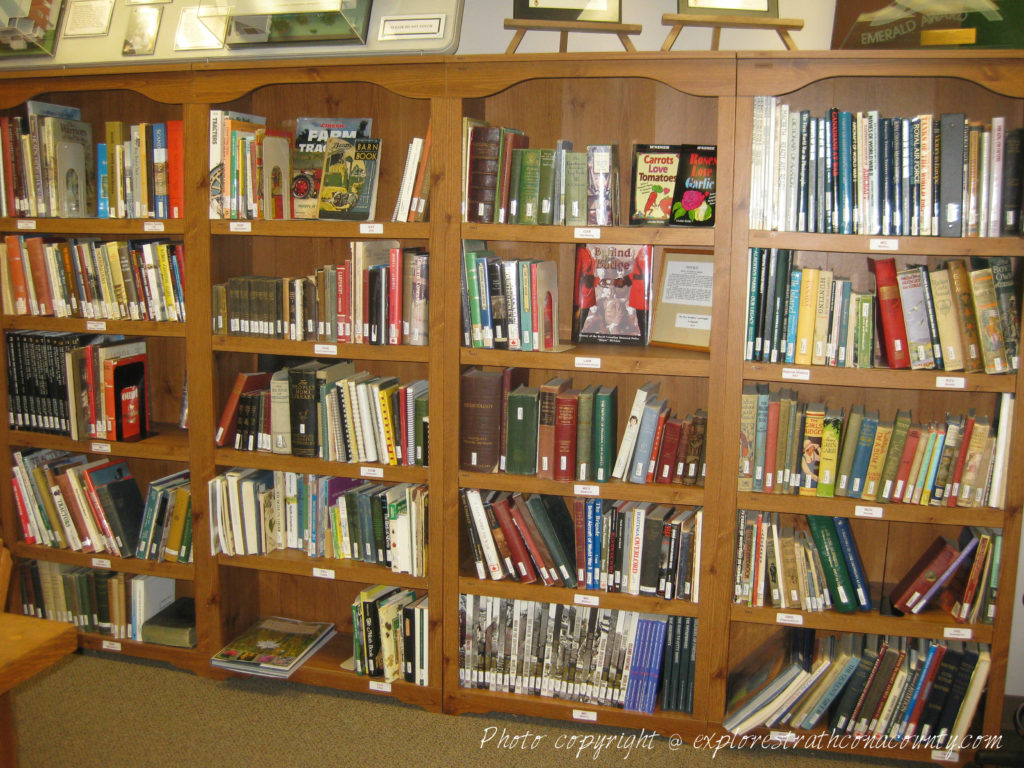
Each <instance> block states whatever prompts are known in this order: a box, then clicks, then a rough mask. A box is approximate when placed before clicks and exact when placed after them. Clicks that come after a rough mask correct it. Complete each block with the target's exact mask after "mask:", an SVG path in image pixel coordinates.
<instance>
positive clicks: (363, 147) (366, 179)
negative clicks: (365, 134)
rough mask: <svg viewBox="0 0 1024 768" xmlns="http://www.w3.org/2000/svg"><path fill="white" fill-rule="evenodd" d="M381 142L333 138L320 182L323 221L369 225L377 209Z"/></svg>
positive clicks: (326, 155)
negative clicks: (353, 222)
mask: <svg viewBox="0 0 1024 768" xmlns="http://www.w3.org/2000/svg"><path fill="white" fill-rule="evenodd" d="M379 169H380V139H344V138H334V137H332V138H330V139H328V140H327V146H326V149H325V150H324V167H323V175H322V176H321V178H320V205H319V213H320V216H319V218H321V219H335V220H339V221H369V220H371V219H372V218H373V214H374V211H375V209H376V207H377V176H378V173H379Z"/></svg>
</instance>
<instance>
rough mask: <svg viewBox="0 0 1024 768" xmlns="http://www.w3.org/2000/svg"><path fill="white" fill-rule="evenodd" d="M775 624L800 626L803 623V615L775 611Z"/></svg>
mask: <svg viewBox="0 0 1024 768" xmlns="http://www.w3.org/2000/svg"><path fill="white" fill-rule="evenodd" d="M775 623H776V624H789V625H790V626H793V627H802V626H803V625H804V617H803V616H801V615H800V614H799V613H777V614H775Z"/></svg>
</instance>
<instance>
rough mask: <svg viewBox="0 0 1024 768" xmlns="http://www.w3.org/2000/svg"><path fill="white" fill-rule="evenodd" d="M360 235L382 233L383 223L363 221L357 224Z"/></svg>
mask: <svg viewBox="0 0 1024 768" xmlns="http://www.w3.org/2000/svg"><path fill="white" fill-rule="evenodd" d="M359 234H360V235H383V234H384V225H383V224H381V223H380V222H379V221H364V222H363V223H362V224H360V225H359Z"/></svg>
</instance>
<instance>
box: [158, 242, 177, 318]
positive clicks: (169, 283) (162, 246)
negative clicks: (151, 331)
mask: <svg viewBox="0 0 1024 768" xmlns="http://www.w3.org/2000/svg"><path fill="white" fill-rule="evenodd" d="M172 247H173V246H171V245H168V244H167V243H157V246H156V253H157V258H158V259H159V262H158V264H159V267H160V285H161V286H162V293H163V296H162V297H161V298H160V301H161V302H162V303H163V305H164V308H165V310H166V312H167V319H168V320H170V321H171V322H172V323H176V322H177V321H178V308H177V306H176V305H175V303H174V278H173V277H172V276H171V259H172V258H173V257H172V256H171V255H170V249H171V248H172Z"/></svg>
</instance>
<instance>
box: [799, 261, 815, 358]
mask: <svg viewBox="0 0 1024 768" xmlns="http://www.w3.org/2000/svg"><path fill="white" fill-rule="evenodd" d="M802 272H803V274H802V276H801V279H800V309H799V312H798V314H797V321H796V352H795V353H794V356H793V362H794V363H796V364H797V365H810V364H811V353H812V351H813V350H812V346H811V345H812V344H813V343H814V325H815V311H816V307H817V302H818V274H819V270H818V269H816V268H815V267H804V268H803V270H802Z"/></svg>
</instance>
